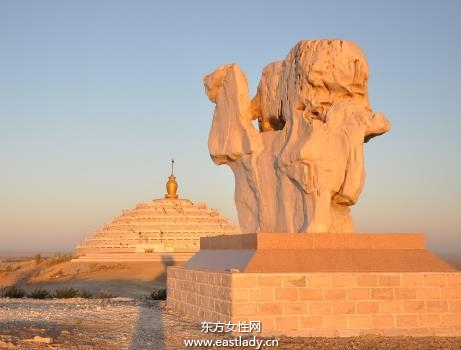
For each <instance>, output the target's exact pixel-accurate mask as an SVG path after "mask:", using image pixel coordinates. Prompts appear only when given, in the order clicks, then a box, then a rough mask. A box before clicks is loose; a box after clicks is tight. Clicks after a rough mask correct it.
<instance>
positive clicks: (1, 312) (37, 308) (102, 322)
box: [0, 298, 461, 350]
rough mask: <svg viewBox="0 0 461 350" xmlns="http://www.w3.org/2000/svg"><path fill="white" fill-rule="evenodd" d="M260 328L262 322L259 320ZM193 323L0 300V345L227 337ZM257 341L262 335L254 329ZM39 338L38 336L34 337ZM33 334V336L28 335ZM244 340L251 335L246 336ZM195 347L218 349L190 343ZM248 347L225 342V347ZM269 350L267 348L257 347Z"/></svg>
mask: <svg viewBox="0 0 461 350" xmlns="http://www.w3.org/2000/svg"><path fill="white" fill-rule="evenodd" d="M262 327H264V325H262ZM200 330H201V327H200V325H199V324H198V323H197V322H193V321H190V320H188V319H186V318H183V317H178V316H177V315H175V314H173V313H171V312H169V311H168V310H167V309H166V307H165V302H159V301H152V300H139V299H138V300H136V299H128V298H115V299H99V300H98V299H90V300H87V299H53V300H33V299H23V300H18V299H0V349H69V350H71V349H87V350H89V349H121V350H123V349H133V350H138V349H155V350H164V349H166V350H173V349H186V348H187V347H186V346H185V345H184V340H207V339H208V340H213V341H216V340H224V339H227V340H233V339H234V338H235V337H236V336H238V335H237V334H230V333H228V334H227V335H223V334H220V335H217V334H204V333H201V331H200ZM253 335H255V336H257V339H258V340H264V341H265V340H267V339H268V338H262V337H260V336H259V335H258V333H256V334H252V335H251V337H252V336H253ZM35 337H40V338H35ZM34 338H35V340H34ZM243 339H247V340H250V339H251V338H248V336H246V338H243ZM270 339H276V340H278V342H279V346H278V347H277V348H278V349H295V350H302V349H332V350H335V349H421V350H422V349H434V350H436V349H437V350H438V349H441V350H443V349H461V337H452V338H444V337H438V338H435V337H427V338H411V337H392V338H391V337H379V336H363V337H354V338H287V337H275V338H270ZM195 348H197V349H219V348H220V347H217V346H196V347H195ZM237 348H238V349H254V347H230V349H237ZM262 348H263V349H269V348H270V347H262Z"/></svg>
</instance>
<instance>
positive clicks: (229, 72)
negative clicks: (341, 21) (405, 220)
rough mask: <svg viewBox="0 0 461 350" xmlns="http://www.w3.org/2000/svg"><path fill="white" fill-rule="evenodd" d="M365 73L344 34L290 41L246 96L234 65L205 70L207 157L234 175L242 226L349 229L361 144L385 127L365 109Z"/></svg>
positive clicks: (360, 172)
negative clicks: (209, 108)
mask: <svg viewBox="0 0 461 350" xmlns="http://www.w3.org/2000/svg"><path fill="white" fill-rule="evenodd" d="M367 80H368V67H367V62H366V59H365V56H364V54H363V53H362V51H361V50H360V49H359V48H358V47H357V45H355V44H354V43H352V42H350V41H346V40H307V41H300V42H299V43H298V44H297V45H296V46H295V47H294V48H293V49H292V50H291V51H290V52H289V53H288V55H287V57H286V58H285V60H283V61H279V62H274V63H271V64H269V65H268V66H266V67H265V68H264V70H263V75H262V78H261V81H260V84H259V86H258V91H257V94H256V96H255V97H254V98H253V99H252V100H251V101H250V99H249V94H248V83H247V79H246V77H245V75H244V73H243V72H242V71H241V70H240V68H239V67H238V66H237V65H235V64H231V65H224V66H221V67H220V68H218V69H217V70H216V71H215V72H213V73H212V74H210V75H208V76H206V77H205V79H204V83H205V88H206V92H207V95H208V97H209V98H210V100H211V101H212V102H214V103H215V104H216V108H215V112H214V117H213V123H212V127H211V131H210V135H209V140H208V146H209V150H210V155H211V158H212V159H213V161H214V162H215V163H216V164H228V165H229V166H230V168H231V169H232V171H233V172H234V175H235V182H236V185H235V202H236V206H237V211H238V215H239V222H240V226H241V230H242V232H243V233H245V232H313V233H324V232H330V233H341V232H345V233H346V232H347V233H350V232H354V229H353V225H352V219H351V215H350V209H349V206H351V205H353V204H355V203H356V201H357V199H358V197H359V195H360V193H361V191H362V189H363V184H364V180H365V169H364V156H363V144H364V142H367V141H368V140H370V139H371V138H373V137H375V136H377V135H381V134H383V133H385V132H387V131H388V130H389V129H390V123H389V121H388V120H387V119H386V117H385V116H384V115H383V114H382V113H374V112H373V111H372V109H371V106H370V104H369V102H368V91H367ZM254 119H258V123H259V130H257V129H256V128H255V127H254V126H253V124H252V120H254Z"/></svg>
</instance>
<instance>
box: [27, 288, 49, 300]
mask: <svg viewBox="0 0 461 350" xmlns="http://www.w3.org/2000/svg"><path fill="white" fill-rule="evenodd" d="M27 297H28V298H32V299H47V298H51V294H50V292H49V291H47V290H46V289H42V288H38V289H35V290H33V291H32V292H30V293H29V294H27Z"/></svg>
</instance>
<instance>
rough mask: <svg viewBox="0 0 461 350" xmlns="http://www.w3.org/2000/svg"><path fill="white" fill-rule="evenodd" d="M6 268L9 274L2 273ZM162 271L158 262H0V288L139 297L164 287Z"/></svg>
mask: <svg viewBox="0 0 461 350" xmlns="http://www.w3.org/2000/svg"><path fill="white" fill-rule="evenodd" d="M8 265H9V266H10V270H11V271H8V272H7V271H6V267H7V266H8ZM166 268H167V266H166V265H165V264H164V263H161V262H126V263H125V262H124V263H110V262H108V263H91V262H82V263H75V262H70V261H67V262H63V263H59V264H55V265H52V266H48V264H47V261H43V262H41V263H40V264H37V263H36V262H35V261H34V260H28V261H21V262H13V263H11V262H10V263H1V264H0V288H3V287H6V286H12V285H15V286H17V287H19V288H22V289H24V290H25V291H26V292H30V291H33V290H34V289H37V288H44V289H46V290H49V291H50V292H52V293H53V292H54V291H55V290H56V289H58V288H63V287H72V288H74V289H78V290H86V291H88V292H89V293H91V294H92V295H93V296H95V297H96V296H98V295H100V294H101V293H103V294H106V295H112V296H120V297H130V298H139V297H144V296H147V295H150V293H152V291H153V290H155V289H160V288H165V287H166Z"/></svg>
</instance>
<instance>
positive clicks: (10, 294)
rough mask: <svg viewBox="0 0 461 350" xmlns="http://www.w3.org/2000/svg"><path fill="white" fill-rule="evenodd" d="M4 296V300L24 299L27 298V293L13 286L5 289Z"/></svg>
mask: <svg viewBox="0 0 461 350" xmlns="http://www.w3.org/2000/svg"><path fill="white" fill-rule="evenodd" d="M2 296H3V297H4V298H24V297H25V296H26V292H25V290H24V289H19V288H17V287H15V286H11V287H6V288H4V289H3V292H2Z"/></svg>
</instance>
